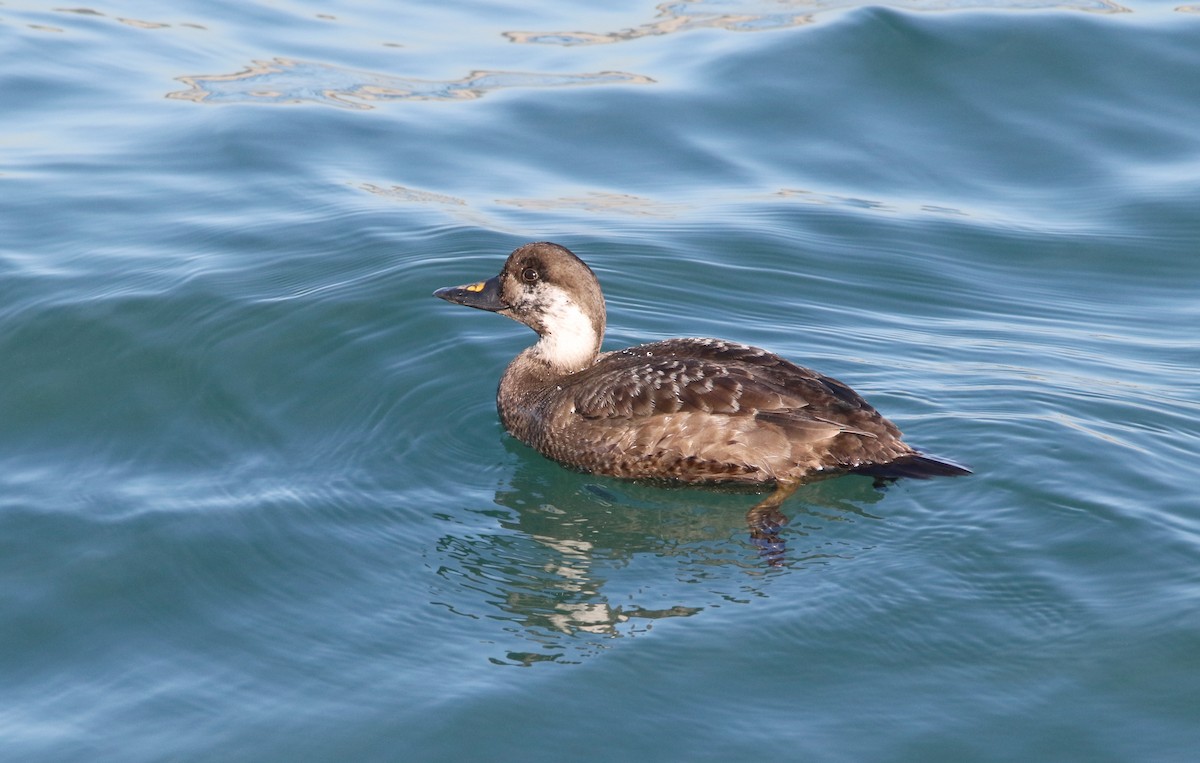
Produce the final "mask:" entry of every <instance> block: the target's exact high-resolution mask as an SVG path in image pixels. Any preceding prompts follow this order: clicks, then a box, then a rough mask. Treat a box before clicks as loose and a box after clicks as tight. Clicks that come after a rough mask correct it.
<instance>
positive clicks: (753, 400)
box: [434, 242, 970, 536]
mask: <svg viewBox="0 0 1200 763" xmlns="http://www.w3.org/2000/svg"><path fill="white" fill-rule="evenodd" d="M434 295H435V296H437V297H440V298H442V299H445V300H447V301H450V302H454V303H457V304H461V305H466V306H468V307H476V308H480V309H482V310H489V311H492V312H497V313H500V314H501V315H506V316H508V317H510V318H513V319H514V320H517V321H520V322H521V323H524V324H525V325H527V326H529V327H530V328H532V329H533V330H534V331H536V332H537V333H538V336H539V337H540V338H539V340H538V342H537V343H536V344H534V345H533V346H532V347H530V348H528V349H526V350H525V351H524V352H522V353H521V354H519V355H518V356H517V357H516V359H514V360H513V361H512V363H511V364H509V366H508V369H507V370H506V371H505V372H504V376H503V377H502V378H501V380H500V388H499V391H498V393H497V406H498V408H499V411H500V418H501V420H502V421H503V423H504V426H505V427H506V428H507V429H508V431H509V432H511V433H512V434H513V435H514V436H515V437H516V438H517V439H519V440H521V441H522V442H525V443H527V444H529V445H531V446H532V447H533V448H535V449H536V450H538V451H539V452H540V453H542V454H543V455H545V456H547V457H548V458H551V459H553V460H555V461H558V462H559V463H561V464H564V465H566V466H569V467H572V468H575V469H579V470H582V471H585V472H591V473H594V474H607V475H612V476H616V477H626V478H633V479H666V480H673V481H678V482H686V483H734V484H752V485H765V486H769V485H774V486H775V491H774V492H773V493H772V494H771V495H770V496H768V497H767V498H766V499H765V500H763V501H761V502H760V503H759V504H758V505H756V506H755V507H754V508H753V509H751V513H750V519H751V526H752V530H755V531H756V532H759V533H763V534H765V535H766V536H771V534H772V533H773V531H774V529H775V528H776V527H777V526H778V524H780V523H781V522H782V521H784V520H783V518H782V516H781V515H779V514H778V512H777V509H778V507H779V505H780V504H782V502H783V501H784V500H785V499H786V498H787V497H788V496H789V495H791V494H792V492H794V491H795V490H796V488H797V487H798V486H799V485H801V484H803V483H804V482H808V481H811V480H813V479H818V478H823V477H827V476H833V475H837V474H846V473H851V474H865V475H868V476H872V477H875V478H877V479H892V478H896V477H919V478H925V477H934V476H954V475H962V474H969V473H970V472H969V471H968V470H967V469H965V468H963V467H961V466H958V465H956V464H953V463H950V462H948V461H943V460H940V459H936V458H933V457H931V456H926V455H924V454H921V453H920V452H918V451H916V450H915V449H913V448H912V447H910V446H909V445H907V444H905V443H904V442H902V441H901V439H900V431H899V430H898V429H897V428H896V426H895V425H894V424H892V423H891V422H890V421H888V420H887V419H885V418H884V417H883V416H881V415H880V414H879V412H878V411H876V410H875V409H874V408H872V407H871V406H870V404H868V403H867V402H866V401H865V400H863V399H862V398H861V397H860V396H859V395H858V394H857V393H856V392H854V390H852V389H850V388H849V387H848V386H846V385H845V384H843V383H841V382H839V381H837V380H836V379H832V378H830V377H827V376H822V375H821V374H818V373H816V372H815V371H810V370H809V369H807V368H802V367H800V366H797V365H795V364H793V363H790V362H788V361H787V360H784V359H783V358H781V357H779V356H778V355H775V354H773V353H770V352H767V351H765V350H760V349H758V348H755V347H748V346H746V345H741V344H734V343H731V342H725V341H721V340H717V339H668V340H665V341H661V342H653V343H651V344H643V345H638V346H636V347H630V348H628V349H624V350H618V351H615V352H607V353H603V354H601V353H600V343H601V341H602V339H603V337H604V326H605V309H604V297H603V295H602V294H601V292H600V284H599V282H598V281H597V280H596V276H595V274H594V273H593V272H592V270H591V269H590V268H589V267H588V266H587V265H585V264H584V263H583V261H582V260H580V259H579V258H578V257H576V256H575V255H574V254H572V253H571V252H570V251H568V250H567V249H566V248H564V247H562V246H559V245H557V244H551V243H546V242H542V243H534V244H526V245H525V246H522V247H520V248H518V249H517V250H516V251H514V252H513V253H512V254H511V255H510V256H509V258H508V260H507V262H505V264H504V268H503V269H502V270H501V271H500V274H499V275H497V276H495V277H493V278H490V279H488V280H487V281H482V282H479V283H475V284H469V285H466V286H457V287H450V288H445V289H439V290H438V291H436V292H434Z"/></svg>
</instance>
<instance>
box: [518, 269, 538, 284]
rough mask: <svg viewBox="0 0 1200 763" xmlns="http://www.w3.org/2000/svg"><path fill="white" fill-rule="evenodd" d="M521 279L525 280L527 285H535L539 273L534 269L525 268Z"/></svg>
mask: <svg viewBox="0 0 1200 763" xmlns="http://www.w3.org/2000/svg"><path fill="white" fill-rule="evenodd" d="M521 279H522V280H524V281H525V283H534V282H535V281H537V280H538V272H537V271H536V270H534V269H533V268H525V269H524V270H522V271H521Z"/></svg>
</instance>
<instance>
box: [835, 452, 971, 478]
mask: <svg viewBox="0 0 1200 763" xmlns="http://www.w3.org/2000/svg"><path fill="white" fill-rule="evenodd" d="M850 473H851V474H864V475H866V476H868V477H874V478H875V479H877V480H894V479H899V478H900V477H912V478H914V479H919V480H927V479H930V478H931V477H962V476H964V475H967V474H970V473H971V470H970V469H968V468H967V467H965V466H959V465H958V464H956V463H954V462H953V461H947V460H946V459H944V458H934V457H933V456H927V455H925V454H923V453H910V454H909V455H906V456H900V457H899V458H897V459H896V460H894V461H890V462H888V463H886V464H865V465H863V466H859V467H857V468H855V469H851V470H850Z"/></svg>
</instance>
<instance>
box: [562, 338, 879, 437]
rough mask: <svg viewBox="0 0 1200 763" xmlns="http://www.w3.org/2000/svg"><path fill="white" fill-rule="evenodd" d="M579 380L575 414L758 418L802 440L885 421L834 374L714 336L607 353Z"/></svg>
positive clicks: (631, 416) (624, 417) (629, 417)
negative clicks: (832, 376)
mask: <svg viewBox="0 0 1200 763" xmlns="http://www.w3.org/2000/svg"><path fill="white" fill-rule="evenodd" d="M578 378H579V380H580V381H581V382H584V383H581V384H579V385H578V386H577V387H576V389H577V390H578V391H577V392H576V394H575V396H574V404H575V412H576V413H578V414H579V415H581V416H584V417H585V418H589V419H613V418H619V419H636V418H642V417H647V416H655V415H662V414H673V413H707V414H716V415H727V416H744V417H755V418H756V419H758V420H759V421H762V422H763V423H770V424H775V425H777V426H781V427H783V428H785V429H787V430H789V431H791V432H792V433H793V435H792V436H793V437H799V438H801V439H823V438H826V437H830V436H832V435H833V434H836V433H837V432H855V433H857V434H864V435H868V436H874V435H873V434H872V433H871V432H870V431H869V430H864V429H861V428H860V426H861V424H865V423H867V422H868V421H871V420H879V421H884V420H883V419H882V417H880V416H879V414H878V413H876V412H875V410H874V409H873V408H871V406H870V405H868V404H867V403H866V401H864V400H863V399H862V398H861V397H859V396H858V395H857V394H856V393H855V392H854V391H853V390H851V389H850V388H849V387H847V386H846V385H844V384H842V383H841V382H839V381H837V380H835V379H831V378H829V377H826V376H822V375H820V374H817V373H816V372H814V371H810V370H809V369H806V368H802V367H800V366H797V365H795V364H793V363H790V362H788V361H786V360H784V359H783V358H780V357H779V356H778V355H774V354H772V353H769V352H767V351H765V350H760V349H758V348H755V347H748V346H746V345H740V344H733V343H729V342H722V341H718V340H712V339H672V340H667V341H665V342H655V343H653V344H646V345H640V346H637V347H631V348H629V349H627V350H621V351H619V352H614V353H609V354H607V355H605V356H603V357H602V358H601V359H600V361H599V362H597V364H596V365H595V366H593V367H592V368H590V369H588V370H587V371H584V372H582V373H580V374H579V375H578ZM860 422H861V424H860ZM885 423H886V422H885Z"/></svg>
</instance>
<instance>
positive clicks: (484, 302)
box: [433, 276, 508, 313]
mask: <svg viewBox="0 0 1200 763" xmlns="http://www.w3.org/2000/svg"><path fill="white" fill-rule="evenodd" d="M433 296H435V297H437V298H438V299H444V300H446V301H447V302H453V303H454V304H456V305H466V306H467V307H477V308H479V309H480V310H489V311H491V312H493V313H495V312H499V311H500V310H504V309H506V308H507V307H508V305H506V304H504V302H503V301H502V300H501V299H500V277H499V276H495V277H493V278H489V279H488V280H486V281H480V282H479V283H469V284H467V285H466V286H447V287H446V288H444V289H438V290H437V291H435V292H434V293H433Z"/></svg>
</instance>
